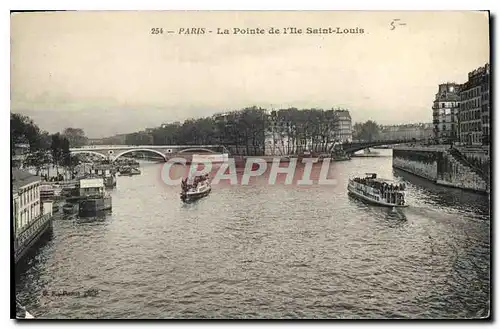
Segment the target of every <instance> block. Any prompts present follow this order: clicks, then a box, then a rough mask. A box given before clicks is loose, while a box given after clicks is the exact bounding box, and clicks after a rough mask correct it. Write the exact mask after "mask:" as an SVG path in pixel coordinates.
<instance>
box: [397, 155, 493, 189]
mask: <svg viewBox="0 0 500 329" xmlns="http://www.w3.org/2000/svg"><path fill="white" fill-rule="evenodd" d="M392 156H393V158H392V165H393V167H394V168H397V169H401V170H404V171H407V172H409V173H412V174H414V175H417V176H420V177H423V178H425V179H428V180H430V181H432V182H434V183H437V184H440V185H444V186H450V187H455V188H460V189H464V190H472V191H475V192H481V193H484V192H486V191H487V190H489V189H488V187H487V183H486V182H485V181H484V180H483V179H482V178H481V177H479V176H478V175H477V174H476V173H474V172H473V171H472V170H471V169H470V168H468V167H467V166H464V165H463V164H462V163H460V162H459V161H457V160H456V159H454V157H453V156H452V155H451V154H450V153H449V152H448V149H447V148H436V147H433V148H425V147H418V148H416V147H399V148H395V149H394V150H393V155H392Z"/></svg>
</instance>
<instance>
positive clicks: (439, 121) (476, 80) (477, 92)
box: [432, 64, 491, 145]
mask: <svg viewBox="0 0 500 329" xmlns="http://www.w3.org/2000/svg"><path fill="white" fill-rule="evenodd" d="M432 116H433V125H434V136H435V137H436V138H437V140H438V141H439V142H440V143H443V144H445V143H454V142H459V143H461V144H472V145H481V144H489V142H490V135H491V130H490V65H489V64H486V65H485V66H483V67H480V68H478V69H476V70H474V71H472V72H469V75H468V80H467V82H465V83H463V84H457V83H454V82H453V83H444V84H441V85H439V89H438V92H437V93H436V97H435V99H434V104H433V106H432Z"/></svg>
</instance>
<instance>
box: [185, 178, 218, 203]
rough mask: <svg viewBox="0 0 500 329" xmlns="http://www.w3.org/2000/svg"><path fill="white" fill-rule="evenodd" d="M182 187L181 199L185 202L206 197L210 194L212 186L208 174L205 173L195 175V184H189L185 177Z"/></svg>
mask: <svg viewBox="0 0 500 329" xmlns="http://www.w3.org/2000/svg"><path fill="white" fill-rule="evenodd" d="M181 189H182V190H181V194H180V195H181V200H182V201H184V202H190V201H195V200H198V199H201V198H203V197H206V196H207V195H208V194H210V191H211V190H212V186H211V184H210V180H209V178H208V175H205V176H197V177H195V178H194V182H193V184H188V182H187V178H186V179H184V180H183V181H182V185H181Z"/></svg>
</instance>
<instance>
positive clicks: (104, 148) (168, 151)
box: [69, 145, 229, 161]
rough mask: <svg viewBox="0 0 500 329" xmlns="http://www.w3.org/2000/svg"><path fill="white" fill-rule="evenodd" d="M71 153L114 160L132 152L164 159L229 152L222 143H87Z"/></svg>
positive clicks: (71, 149)
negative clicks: (154, 155) (144, 153)
mask: <svg viewBox="0 0 500 329" xmlns="http://www.w3.org/2000/svg"><path fill="white" fill-rule="evenodd" d="M69 151H70V153H71V154H95V155H99V156H102V157H103V158H106V159H110V160H112V161H115V160H116V159H118V158H119V157H121V156H122V155H125V154H128V153H132V152H149V153H153V154H157V155H159V156H161V157H163V158H164V159H165V161H167V160H168V158H170V157H172V156H176V155H182V154H186V155H187V154H195V153H196V154H203V153H204V154H207V153H213V154H221V153H229V152H228V151H227V149H226V148H225V147H224V146H222V145H128V146H127V145H88V146H84V147H77V148H70V149H69Z"/></svg>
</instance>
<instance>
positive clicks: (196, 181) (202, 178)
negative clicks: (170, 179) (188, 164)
mask: <svg viewBox="0 0 500 329" xmlns="http://www.w3.org/2000/svg"><path fill="white" fill-rule="evenodd" d="M207 179H208V174H205V175H203V176H196V177H195V178H194V180H193V184H188V178H187V177H186V178H184V179H183V180H182V182H181V187H182V191H184V192H186V191H188V190H189V189H191V188H196V187H198V184H199V183H201V182H203V181H205V180H207Z"/></svg>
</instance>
